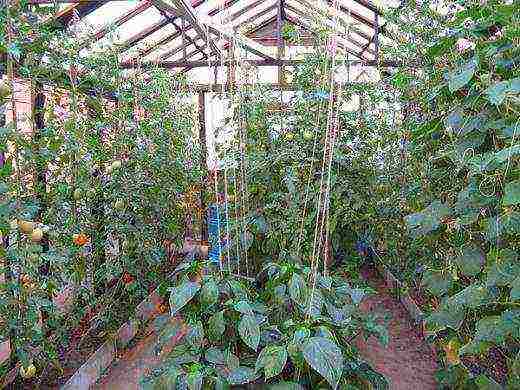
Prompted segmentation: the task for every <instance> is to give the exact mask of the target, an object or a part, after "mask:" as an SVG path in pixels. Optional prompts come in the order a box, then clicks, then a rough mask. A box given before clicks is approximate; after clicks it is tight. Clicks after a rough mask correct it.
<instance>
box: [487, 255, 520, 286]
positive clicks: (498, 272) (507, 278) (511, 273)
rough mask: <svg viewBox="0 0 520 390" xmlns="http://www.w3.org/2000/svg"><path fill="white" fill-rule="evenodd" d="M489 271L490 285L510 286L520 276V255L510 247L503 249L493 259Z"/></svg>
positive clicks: (488, 279)
mask: <svg viewBox="0 0 520 390" xmlns="http://www.w3.org/2000/svg"><path fill="white" fill-rule="evenodd" d="M493 260H494V263H493V264H491V265H490V267H489V269H488V273H487V285H488V286H508V285H511V284H512V283H513V281H514V280H515V279H516V278H517V277H518V276H520V264H519V263H518V255H517V254H516V252H514V251H512V250H510V249H502V250H501V251H500V252H499V253H498V255H497V256H496V257H495V258H494V259H493Z"/></svg>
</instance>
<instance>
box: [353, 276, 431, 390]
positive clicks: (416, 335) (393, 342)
mask: <svg viewBox="0 0 520 390" xmlns="http://www.w3.org/2000/svg"><path fill="white" fill-rule="evenodd" d="M362 275H363V277H364V278H365V279H366V280H368V281H369V282H370V284H371V286H372V287H373V288H375V289H376V290H377V292H378V294H375V295H373V296H370V297H368V298H366V299H365V300H364V301H363V302H362V309H363V310H367V311H368V310H373V309H375V310H378V308H379V310H381V311H382V312H386V313H389V314H390V315H391V320H390V322H389V324H388V326H389V328H388V330H389V334H390V342H389V344H388V346H387V348H385V347H383V346H382V345H381V344H379V342H378V341H377V340H376V339H375V338H374V337H371V338H369V339H368V342H365V341H364V340H363V339H362V338H359V339H358V340H357V342H356V344H357V346H358V348H359V350H360V353H361V355H362V356H363V357H364V358H365V359H367V360H368V361H369V362H370V363H371V364H372V365H373V366H374V368H375V369H376V370H377V371H379V372H380V373H382V374H383V375H385V376H386V377H387V378H388V379H389V381H390V389H392V390H436V389H437V388H438V386H437V381H436V380H435V376H434V375H435V371H436V369H437V363H436V358H435V353H434V352H433V351H432V350H431V348H430V347H429V346H428V344H426V342H425V341H424V339H423V338H422V337H421V334H420V330H419V328H418V327H417V325H416V324H415V323H414V322H413V321H412V319H411V318H410V316H409V315H408V313H407V312H406V310H405V309H404V307H403V306H402V305H401V303H399V302H398V301H397V300H396V299H394V298H393V297H392V295H391V292H390V290H389V289H388V287H387V286H386V284H385V282H384V281H383V279H381V277H379V275H378V274H377V273H376V272H375V271H374V270H372V269H363V270H362Z"/></svg>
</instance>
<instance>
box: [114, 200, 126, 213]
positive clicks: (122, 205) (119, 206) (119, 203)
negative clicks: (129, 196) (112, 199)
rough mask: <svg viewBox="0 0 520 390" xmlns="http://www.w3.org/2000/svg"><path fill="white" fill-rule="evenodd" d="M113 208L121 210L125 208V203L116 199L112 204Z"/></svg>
mask: <svg viewBox="0 0 520 390" xmlns="http://www.w3.org/2000/svg"><path fill="white" fill-rule="evenodd" d="M114 208H115V209H116V210H117V211H123V210H124V209H125V203H124V202H123V201H122V200H121V199H118V200H116V203H115V204H114Z"/></svg>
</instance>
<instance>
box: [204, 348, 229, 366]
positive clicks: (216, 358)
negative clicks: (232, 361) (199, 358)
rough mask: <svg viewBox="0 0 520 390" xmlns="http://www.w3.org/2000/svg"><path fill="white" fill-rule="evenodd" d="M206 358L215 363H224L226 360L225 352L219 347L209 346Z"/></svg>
mask: <svg viewBox="0 0 520 390" xmlns="http://www.w3.org/2000/svg"><path fill="white" fill-rule="evenodd" d="M204 358H205V359H206V360H207V361H208V362H210V363H213V364H218V365H223V364H224V362H225V360H224V352H222V351H221V350H220V349H218V348H217V347H209V348H208V349H207V350H206V353H205V354H204Z"/></svg>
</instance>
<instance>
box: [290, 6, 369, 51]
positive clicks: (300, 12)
mask: <svg viewBox="0 0 520 390" xmlns="http://www.w3.org/2000/svg"><path fill="white" fill-rule="evenodd" d="M288 9H290V10H291V11H292V12H294V13H296V14H298V16H299V17H300V18H301V19H307V20H311V19H310V16H307V15H305V14H304V13H303V12H302V11H300V10H298V9H296V8H293V7H290V8H288ZM323 23H325V24H327V25H329V27H333V26H332V21H329V20H326V19H324V20H323ZM299 25H300V27H304V26H303V25H302V23H300V24H299ZM306 28H307V29H308V30H309V31H312V28H311V27H310V25H307V26H306ZM314 33H315V32H314ZM340 38H341V39H343V40H345V41H347V42H349V43H351V44H353V45H354V46H356V47H358V48H359V49H361V53H355V52H353V51H351V50H350V51H349V53H350V54H354V55H355V56H356V57H359V58H362V59H366V58H364V57H363V56H362V53H363V52H364V51H365V50H366V51H367V52H368V53H370V54H373V55H375V51H374V50H372V49H368V47H367V48H366V49H365V46H364V45H363V44H362V43H361V42H359V41H357V40H356V39H354V38H353V37H352V36H344V37H343V36H341V37H340ZM343 50H347V48H346V47H343Z"/></svg>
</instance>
